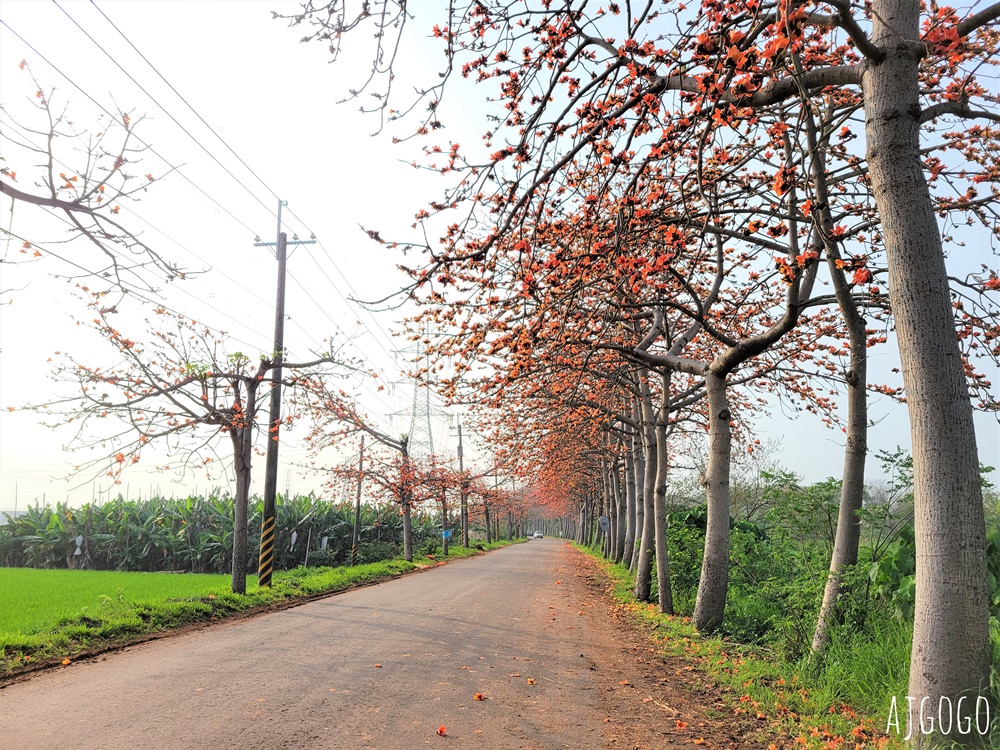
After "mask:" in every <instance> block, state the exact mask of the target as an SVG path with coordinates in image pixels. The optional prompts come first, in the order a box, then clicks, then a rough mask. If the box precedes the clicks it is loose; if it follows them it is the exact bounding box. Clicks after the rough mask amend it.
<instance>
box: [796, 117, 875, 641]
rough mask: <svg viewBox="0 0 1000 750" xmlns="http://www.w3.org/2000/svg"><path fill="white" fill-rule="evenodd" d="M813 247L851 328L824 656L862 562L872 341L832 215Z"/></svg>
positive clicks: (825, 217)
mask: <svg viewBox="0 0 1000 750" xmlns="http://www.w3.org/2000/svg"><path fill="white" fill-rule="evenodd" d="M817 136H818V132H817V128H816V124H815V122H814V121H813V119H812V116H811V112H810V113H809V115H808V122H807V138H808V140H809V150H810V160H811V162H812V174H813V190H814V191H815V195H816V203H817V205H819V206H829V202H828V201H829V195H828V190H827V180H826V144H825V143H821V142H819V139H818V137H817ZM815 216H816V217H817V224H816V226H814V230H813V246H814V249H815V250H817V251H821V252H823V253H825V255H826V260H827V266H828V268H829V269H830V278H831V279H832V282H833V288H834V293H835V294H836V297H837V305H838V306H839V308H840V314H841V317H843V319H844V324H845V326H846V328H847V335H848V343H849V345H850V360H849V362H848V367H847V372H845V373H844V380H845V381H846V383H847V420H846V422H847V425H846V430H847V443H846V446H845V448H844V473H843V481H842V483H841V492H840V509H839V512H838V517H837V533H836V537H835V538H834V543H833V554H832V555H831V557H830V575H829V577H828V578H827V581H826V588H825V590H824V592H823V603H822V605H821V606H820V611H819V617H818V618H817V620H816V630H815V632H814V634H813V642H812V650H813V652H814V653H820V652H822V651H823V650H824V649H825V648H826V646H827V644H828V643H829V641H830V628H831V627H832V626H834V625H835V624H836V623H837V622H838V620H839V614H838V611H837V601H838V599H839V597H840V594H841V592H842V589H843V587H842V584H841V573H842V572H843V570H844V569H845V568H846V567H848V566H850V565H855V564H857V562H858V549H859V546H860V542H861V519H860V518H859V517H858V511H859V510H861V506H862V504H863V502H864V491H865V461H866V458H867V455H868V391H867V388H868V341H867V336H866V331H865V327H866V326H865V319H864V317H863V316H862V315H861V313H860V311H859V310H858V305H857V303H856V302H855V301H854V297H853V296H852V294H851V289H850V287H849V286H848V283H847V279H846V277H845V273H844V271H843V270H842V269H841V268H839V267H838V265H837V264H838V261H840V260H841V259H842V258H841V254H840V248H839V246H838V243H837V242H836V241H834V240H833V239H832V238H833V235H832V229H833V225H834V222H833V218H832V217H831V215H830V209H829V208H828V207H827V208H823V209H820V210H819V211H817V212H816V214H815Z"/></svg>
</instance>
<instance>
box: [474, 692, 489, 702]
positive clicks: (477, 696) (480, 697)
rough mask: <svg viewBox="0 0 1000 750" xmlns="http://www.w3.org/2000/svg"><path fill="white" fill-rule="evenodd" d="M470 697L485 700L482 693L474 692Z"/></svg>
mask: <svg viewBox="0 0 1000 750" xmlns="http://www.w3.org/2000/svg"><path fill="white" fill-rule="evenodd" d="M472 699H473V700H477V701H484V700H486V696H485V695H483V694H482V693H476V694H475V695H474V696H472Z"/></svg>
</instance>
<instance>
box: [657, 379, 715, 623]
mask: <svg viewBox="0 0 1000 750" xmlns="http://www.w3.org/2000/svg"><path fill="white" fill-rule="evenodd" d="M669 421H670V370H667V371H666V372H665V373H664V374H663V383H662V386H661V390H660V408H659V409H658V410H657V413H656V428H655V429H656V486H655V488H654V490H653V517H654V522H653V526H654V532H655V535H656V536H655V538H656V591H657V599H658V603H659V605H660V612H663V613H664V614H667V615H672V614H673V613H674V598H673V593H672V592H671V590H670V556H669V555H668V554H667V470H668V468H669V466H668V463H669V458H670V457H669V454H668V453H667V425H668V424H669ZM727 556H728V555H727Z"/></svg>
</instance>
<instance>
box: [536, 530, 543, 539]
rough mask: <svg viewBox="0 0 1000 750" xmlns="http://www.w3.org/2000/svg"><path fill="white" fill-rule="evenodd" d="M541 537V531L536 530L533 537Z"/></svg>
mask: <svg viewBox="0 0 1000 750" xmlns="http://www.w3.org/2000/svg"><path fill="white" fill-rule="evenodd" d="M541 538H542V532H540V531H536V532H535V539H541Z"/></svg>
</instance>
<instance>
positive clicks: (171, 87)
mask: <svg viewBox="0 0 1000 750" xmlns="http://www.w3.org/2000/svg"><path fill="white" fill-rule="evenodd" d="M52 2H53V4H54V5H55V6H56V7H57V8H59V10H60V11H62V12H63V13H64V14H65V15H66V16H67V18H69V19H70V20H71V21H72V22H73V24H74V25H75V26H76V27H77V28H78V29H79V30H80V31H81V32H82V33H83V34H84V35H85V36H86V37H87V38H88V39H89V40H90V41H91V42H92V43H93V44H94V45H96V46H97V47H98V49H100V50H101V52H103V53H104V55H105V56H106V57H108V59H110V60H111V61H112V62H113V63H114V64H115V65H116V66H117V67H118V68H119V70H121V71H122V72H123V73H125V75H126V76H128V78H129V80H131V81H132V82H133V83H134V84H135V85H136V86H137V87H138V88H139V89H140V90H141V91H142V92H143V93H144V94H146V96H148V97H149V98H150V99H151V100H152V101H153V102H154V103H155V104H156V105H157V106H158V107H159V108H160V109H161V110H162V111H163V112H164V114H166V115H167V117H169V118H170V119H171V120H172V121H173V122H174V123H175V124H176V125H177V126H178V127H179V128H180V129H181V130H183V131H184V133H185V134H186V135H187V136H188V137H189V138H191V140H193V141H194V142H195V143H196V144H197V145H198V146H199V147H200V148H201V149H202V150H203V151H204V152H205V153H206V154H208V156H209V157H210V158H211V159H212V160H213V161H215V163H216V164H218V165H219V166H220V167H222V169H223V170H224V171H225V172H226V174H228V175H229V176H230V177H232V178H233V180H235V181H236V182H237V183H239V185H240V187H242V188H243V189H244V190H245V191H247V192H248V193H250V195H251V196H252V197H253V198H254V200H256V201H257V202H258V203H260V204H261V205H263V206H264V207H265V208H266V209H267V210H268V212H269V213H271V215H275V213H274V211H273V210H272V209H271V208H270V207H268V206H267V205H266V204H265V203H264V202H263V201H261V200H260V198H258V197H257V195H256V194H254V193H253V191H251V190H250V189H249V188H248V187H247V186H246V185H245V184H244V183H243V182H242V181H240V180H239V179H238V178H237V177H236V176H235V175H234V174H233V173H232V172H231V171H230V170H229V169H228V168H227V167H225V165H223V164H222V162H221V161H219V159H218V158H217V157H216V156H215V155H214V154H213V153H212V152H211V151H210V150H209V149H208V148H207V147H206V146H205V145H204V144H202V143H201V141H199V140H198V139H197V138H196V137H195V136H194V135H192V134H191V133H190V131H188V130H187V128H185V127H184V126H183V125H182V124H181V123H180V122H179V121H178V120H177V118H176V117H174V116H173V115H172V114H171V113H170V112H169V111H168V110H167V108H166V107H164V106H163V105H162V104H161V103H160V102H159V101H158V100H157V99H156V98H155V97H154V96H153V95H152V94H150V93H149V92H148V91H147V90H146V89H145V88H144V87H143V86H142V84H140V83H139V82H138V81H137V80H136V79H135V78H134V77H133V76H132V74H131V73H129V72H128V71H127V70H126V69H125V68H124V67H123V66H122V65H121V64H120V63H119V62H118V61H117V60H116V59H115V58H114V57H113V56H112V55H111V54H110V53H109V52H108V51H107V50H106V49H104V47H103V46H101V44H100V43H99V42H97V41H96V40H95V39H94V38H93V37H92V36H91V35H90V34H89V33H87V31H86V30H85V29H84V28H83V27H82V26H81V25H80V24H79V23H78V22H77V21H76V19H74V18H73V16H72V15H70V14H69V12H68V11H66V10H65V9H64V8H63V7H62V6H61V5H59V3H58V2H57V0H52ZM91 4H92V5H93V6H94V8H95V9H96V10H97V11H98V12H99V13H100V14H101V15H102V16H103V17H104V19H105V20H106V21H107V22H108V23H109V24H110V25H111V27H112V28H114V30H115V31H116V32H118V34H119V35H120V36H121V37H122V38H123V39H124V40H125V41H126V42H127V43H128V45H129V46H130V47H131V48H132V49H133V50H134V51H135V52H136V54H138V55H139V57H141V58H142V60H143V61H144V62H145V63H146V65H148V66H149V68H150V69H151V70H152V71H153V72H154V73H156V75H157V76H159V78H160V79H161V80H162V81H163V82H164V83H165V84H166V85H167V86H168V87H169V88H170V90H171V91H173V92H174V94H175V95H176V96H177V97H178V98H179V99H180V100H181V101H182V102H184V104H185V106H187V108H188V109H189V110H191V112H192V113H193V114H194V115H195V117H197V118H198V120H199V121H200V122H201V123H202V124H203V125H204V126H205V127H206V128H208V130H209V131H210V132H211V133H212V134H213V135H214V136H215V137H216V138H217V139H218V140H219V142H221V143H222V145H223V146H225V147H226V149H227V150H228V151H229V152H230V153H231V154H232V155H233V156H234V157H235V158H236V159H237V160H238V161H239V162H240V164H242V165H243V166H244V167H245V168H246V169H247V171H249V172H250V174H252V175H253V176H254V178H256V179H257V181H258V182H260V184H261V185H263V187H264V188H265V190H267V191H268V192H269V193H271V195H273V196H274V197H275V198H278V199H279V200H280V198H279V196H278V194H277V193H276V192H275V191H274V190H273V189H272V188H271V187H270V186H269V185H268V184H267V182H265V181H264V179H263V178H262V177H261V176H260V175H258V174H257V172H256V171H255V170H254V169H253V168H252V167H251V166H250V165H249V164H248V163H247V162H246V160H244V159H243V158H242V157H241V156H240V155H239V154H237V153H236V151H235V150H234V149H233V148H232V147H231V146H230V145H229V144H228V143H227V142H226V140H225V139H224V138H223V137H222V136H221V135H219V134H218V132H216V130H215V129H214V128H212V126H211V125H210V124H209V123H208V122H207V121H206V120H205V118H204V117H202V116H201V114H200V113H199V112H198V111H197V110H196V109H195V108H194V106H192V105H191V103H190V102H188V100H187V99H186V98H185V97H184V96H183V95H182V94H181V93H180V92H179V91H178V90H177V88H176V87H174V85H173V84H171V83H170V81H168V80H167V78H166V77H165V76H164V75H163V74H162V73H161V72H160V71H159V69H157V67H156V66H155V65H153V63H152V62H150V60H149V59H148V58H147V57H146V56H145V55H144V54H143V53H142V51H141V50H139V48H138V47H137V46H136V45H135V44H134V43H133V42H132V40H131V39H129V37H128V36H127V35H126V34H125V33H124V32H123V31H122V30H121V29H120V28H118V26H117V25H116V24H115V23H114V22H113V21H112V20H111V19H110V18H109V17H108V15H107V14H106V13H105V12H104V11H103V10H102V9H101V8H100V7H99V6H98V5H97V3H96V2H95V1H94V0H91ZM288 212H289V213H290V214H291V215H292V216H294V217H295V218H296V219H298V221H299V222H300V223H301V224H302V225H303V226H304V227H305V231H307V232H310V233H312V230H311V229H310V228H309V227H308V226H307V225H306V223H305V221H304V220H303V219H302V218H301V217H300V216H298V215H297V214H296V213H295V212H294V211H293V210H291V209H289V211H288ZM320 248H321V249H322V251H323V253H324V255H326V257H327V260H329V262H330V264H331V265H332V266H333V268H334V270H336V272H337V273H338V274H339V275H340V277H341V278H342V279H343V280H344V282H345V283H346V284H347V287H348V289H350V291H351V293H352V294H354V296H355V298H357V297H359V295H358V293H357V291H356V290H355V289H354V287H353V286H352V285H351V282H350V280H349V279H348V278H347V276H346V275H345V274H344V273H343V272H342V271H341V270H340V267H339V266H338V265H337V264H336V262H335V261H334V260H333V257H332V256H331V255H330V252H329V251H328V250H327V249H326V246H325V245H323V244H322V243H320ZM314 262H315V263H316V265H317V268H319V270H320V272H321V273H322V274H323V276H324V277H325V278H326V279H327V281H328V282H329V283H330V286H331V287H332V288H333V290H334V291H335V292H336V293H337V295H338V296H339V297H340V298H341V299H343V300H344V302H345V304H347V305H348V307H349V308H353V305H352V304H351V302H350V300H349V299H348V298H347V297H346V296H345V295H344V294H343V293H342V292H341V291H340V289H339V288H338V286H337V285H336V284H335V283H334V282H333V280H332V279H331V278H330V277H329V275H328V274H327V273H326V270H325V269H323V267H322V266H320V265H319V262H318V261H317V260H316V259H315V258H314ZM364 312H365V313H366V314H367V315H368V317H369V318H371V320H372V322H373V323H374V324H375V327H376V328H377V329H378V330H379V332H380V333H382V335H383V337H384V338H385V339H386V341H387V342H389V343H390V345H391V343H392V341H391V337H389V335H388V334H387V333H386V332H385V330H384V328H382V326H381V325H380V324H379V322H378V321H377V320H376V319H375V317H374V316H373V315H372V314H371V312H370V311H369V310H367V308H365V309H364ZM327 317H329V316H327ZM331 322H332V320H331ZM334 325H336V324H334ZM362 325H363V326H364V327H365V329H366V330H367V331H368V332H369V333H370V334H372V337H373V340H374V341H375V343H376V344H377V345H378V346H379V347H380V348H381V349H382V351H383V352H385V354H386V355H387V356H389V357H390V359H393V357H392V354H390V352H389V351H388V350H387V349H386V348H385V346H383V345H382V343H381V342H380V341H379V340H378V337H377V336H376V335H375V332H374V331H372V330H371V328H369V326H368V325H367V324H365V323H363V322H362ZM303 330H304V329H303Z"/></svg>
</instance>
